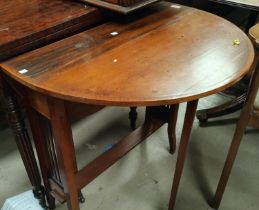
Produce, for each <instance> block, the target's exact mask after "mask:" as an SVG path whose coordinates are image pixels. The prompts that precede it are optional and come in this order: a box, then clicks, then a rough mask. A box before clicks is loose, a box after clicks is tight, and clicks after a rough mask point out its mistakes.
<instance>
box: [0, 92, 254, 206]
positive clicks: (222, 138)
mask: <svg viewBox="0 0 259 210" xmlns="http://www.w3.org/2000/svg"><path fill="white" fill-rule="evenodd" d="M221 100H222V97H216V96H213V97H210V98H209V99H208V98H206V99H203V100H201V101H200V103H199V107H200V108H201V107H208V106H211V105H213V104H217V103H220V102H221ZM128 111H129V109H128V108H116V107H109V108H105V109H103V110H102V111H100V112H98V113H97V114H95V115H92V116H90V117H89V118H87V119H83V120H81V121H80V122H77V123H75V124H74V125H73V133H74V138H75V145H76V150H77V160H78V167H79V168H81V167H82V166H83V165H84V164H86V163H88V162H89V161H91V160H93V159H94V158H95V157H96V156H98V154H101V153H102V152H104V151H105V150H107V149H108V148H109V147H111V146H112V145H113V144H114V143H116V142H117V141H118V140H119V139H120V138H121V137H124V136H125V135H127V134H128V133H129V132H130V129H129V122H128ZM184 112H185V104H183V105H181V107H180V112H179V120H178V123H177V137H178V140H179V137H180V134H181V128H182V123H183V117H184ZM138 113H139V118H138V125H140V124H141V123H142V122H143V116H144V109H143V108H139V109H138ZM238 115H239V114H238V113H235V114H232V115H229V116H226V117H223V118H217V119H216V120H213V121H211V122H210V123H209V124H208V126H206V127H199V124H198V121H197V120H196V121H195V123H194V126H193V130H192V135H191V139H190V144H189V147H188V155H187V158H186V164H185V168H184V173H183V176H182V180H181V183H180V189H179V193H178V198H177V203H176V206H175V210H209V209H211V208H210V207H209V205H208V202H207V201H208V200H210V199H211V198H212V196H213V193H214V192H215V189H216V185H217V182H218V180H219V176H220V173H221V170H222V167H223V164H224V161H225V158H226V154H227V150H228V147H229V144H230V142H231V139H232V135H233V132H234V129H235V122H236V120H237V117H238ZM166 129H167V127H166V126H163V127H162V128H161V129H159V130H158V131H157V132H155V133H154V134H153V135H152V136H150V137H149V138H148V139H147V140H146V141H144V142H143V143H141V144H140V145H139V146H137V147H136V148H135V149H134V150H132V151H131V152H130V153H128V154H127V155H126V156H125V157H124V158H122V159H121V160H120V161H119V162H117V163H116V164H114V165H113V166H112V167H111V168H109V169H108V170H107V171H105V172H104V173H103V174H102V175H100V176H99V177H98V178H96V179H95V180H94V181H93V182H92V183H90V184H89V185H88V186H87V187H85V188H84V189H83V194H84V195H85V198H86V202H85V203H84V204H81V209H82V210H166V209H167V205H168V200H169V195H170V190H171V184H172V178H173V171H174V167H175V162H176V154H175V155H171V154H170V153H169V152H168V140H167V132H166ZM258 133H259V132H258V131H256V130H253V129H247V134H246V135H245V136H244V138H243V142H242V145H241V148H240V150H239V153H238V157H237V160H236V163H235V166H234V168H233V171H232V175H231V178H230V181H229V183H228V186H227V188H226V192H225V195H224V198H223V200H222V204H221V207H220V209H222V210H257V209H259V199H258V198H259V197H258V196H259V179H258V177H259V153H258V151H259V138H258V136H259V135H258ZM0 141H1V146H0V207H1V206H2V205H3V203H4V201H5V199H6V198H8V197H11V196H14V195H17V194H19V193H21V192H25V191H27V190H29V189H30V183H29V180H28V178H27V176H26V172H25V169H24V167H23V164H22V161H21V159H20V157H19V153H18V151H17V148H16V145H15V143H14V140H13V136H12V133H11V131H10V130H9V129H7V128H5V129H3V128H2V129H1V130H0ZM65 209H67V208H66V205H65V204H63V205H58V207H57V210H65ZM21 210H22V209H21Z"/></svg>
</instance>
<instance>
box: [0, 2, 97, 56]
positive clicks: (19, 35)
mask: <svg viewBox="0 0 259 210" xmlns="http://www.w3.org/2000/svg"><path fill="white" fill-rule="evenodd" d="M100 20H101V14H100V12H99V10H98V9H96V8H93V7H90V6H86V5H84V4H81V3H79V2H76V1H71V0H0V60H3V59H6V58H8V57H10V56H13V55H17V54H20V53H21V52H24V51H26V50H30V49H32V48H36V47H39V46H40V45H43V44H46V43H48V42H51V41H53V40H55V39H57V38H60V37H61V35H66V34H69V33H71V32H73V31H76V30H78V29H80V28H83V27H84V28H87V27H89V26H92V25H94V24H96V23H97V22H100Z"/></svg>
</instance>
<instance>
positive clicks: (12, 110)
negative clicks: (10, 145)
mask: <svg viewBox="0 0 259 210" xmlns="http://www.w3.org/2000/svg"><path fill="white" fill-rule="evenodd" d="M0 93H1V95H3V97H4V104H5V111H6V116H7V121H8V123H9V125H10V127H11V129H12V131H13V134H14V137H15V141H16V144H17V147H18V150H19V153H20V155H21V157H22V160H23V163H24V166H25V169H26V172H27V174H28V177H29V179H30V182H31V184H32V186H33V193H34V196H35V197H36V198H38V199H39V202H40V204H41V206H42V207H45V206H46V202H45V194H44V187H43V186H42V185H41V176H40V172H39V168H38V165H37V161H36V158H35V156H34V152H33V147H32V144H31V140H30V137H29V134H28V130H27V128H26V126H25V122H24V118H23V116H22V113H21V108H20V107H19V105H18V102H17V100H16V97H15V95H14V94H13V93H12V91H11V88H10V87H9V85H7V83H6V82H5V81H4V79H3V77H2V75H1V74H0Z"/></svg>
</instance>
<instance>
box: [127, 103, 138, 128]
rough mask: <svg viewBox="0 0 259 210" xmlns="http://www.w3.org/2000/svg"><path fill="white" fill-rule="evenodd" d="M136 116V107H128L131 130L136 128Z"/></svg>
mask: <svg viewBox="0 0 259 210" xmlns="http://www.w3.org/2000/svg"><path fill="white" fill-rule="evenodd" d="M137 117H138V113H137V107H135V106H134V107H130V112H129V119H130V127H131V129H132V130H135V129H136V120H137Z"/></svg>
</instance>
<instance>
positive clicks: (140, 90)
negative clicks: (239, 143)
mask: <svg viewBox="0 0 259 210" xmlns="http://www.w3.org/2000/svg"><path fill="white" fill-rule="evenodd" d="M234 38H238V39H239V40H240V42H241V43H240V45H233V39H234ZM253 58H254V51H253V46H252V44H251V43H250V40H249V39H248V38H247V36H246V35H245V34H244V33H243V32H242V31H241V30H240V29H239V28H237V27H236V26H234V25H232V24H231V23H229V22H228V21H226V20H224V19H222V18H220V17H217V16H215V15H212V14H209V13H206V12H203V11H199V10H197V9H193V8H189V7H184V6H179V5H174V4H172V3H168V2H163V3H159V4H157V5H154V6H151V7H149V8H146V9H145V10H142V11H141V12H137V13H135V14H133V15H129V16H118V18H114V20H113V21H111V22H108V23H105V24H103V25H100V26H97V27H95V28H93V29H90V30H88V31H85V32H82V33H79V34H77V35H75V36H72V37H69V38H67V39H64V40H62V41H59V42H56V43H54V44H51V45H49V46H46V47H43V48H41V49H38V50H35V51H32V52H29V53H26V54H23V55H20V56H18V57H16V58H13V59H10V60H8V61H6V62H4V63H2V64H1V66H2V69H3V71H2V75H1V76H2V77H3V78H5V79H6V80H8V82H10V83H11V84H12V86H13V87H14V88H15V89H16V90H17V91H18V92H19V93H20V94H22V95H23V96H24V97H25V98H26V99H27V100H26V102H27V103H26V105H27V110H28V113H29V116H30V123H31V126H32V132H33V136H34V139H35V142H37V143H36V146H37V147H38V153H39V152H40V154H38V156H39V159H40V160H41V161H40V163H41V169H42V170H44V171H45V172H46V171H47V173H44V175H45V176H48V177H47V178H48V180H49V184H50V186H51V189H52V195H54V196H55V197H56V198H57V199H59V200H60V201H64V200H66V201H67V204H68V208H69V209H70V210H79V203H78V192H79V191H80V189H81V188H83V187H84V186H86V185H87V184H88V183H90V182H91V181H92V180H93V179H94V178H96V177H97V176H98V175H99V174H101V173H102V172H103V171H104V170H106V169H107V168H108V167H109V166H111V165H112V164H113V163H115V162H116V161H117V160H118V159H120V158H121V157H122V156H124V155H125V154H126V153H127V152H128V151H130V150H131V149H133V148H134V147H135V146H136V145H137V144H139V143H140V142H141V141H142V140H144V139H145V138H146V137H147V136H149V135H151V134H152V133H153V132H154V131H155V130H157V129H158V128H159V127H161V126H162V125H163V124H164V123H166V122H168V123H169V126H168V128H169V129H168V132H169V133H171V134H172V138H171V139H170V143H171V150H172V151H173V150H174V149H175V145H174V143H175V136H174V135H173V132H172V131H173V130H174V128H175V122H176V117H177V109H178V104H179V103H182V102H187V109H186V114H185V121H184V125H183V131H182V136H181V141H180V145H179V150H178V157H177V163H176V169H175V175H174V181H173V187H172V194H171V199H170V204H169V209H173V207H174V204H175V200H176V194H177V190H178V186H179V183H180V178H181V174H182V170H183V166H184V160H185V156H186V150H187V145H188V141H189V137H190V134H191V128H192V124H193V120H194V117H195V112H196V107H197V103H198V99H199V98H202V97H205V96H208V95H211V94H214V93H217V92H219V91H222V90H223V89H225V88H228V87H230V86H231V85H233V84H235V83H236V82H238V81H239V80H240V79H241V78H242V77H243V76H244V75H246V74H247V73H248V72H249V70H250V67H251V65H252V62H253ZM71 101H73V102H77V103H80V104H92V105H107V106H109V105H111V106H145V107H147V108H146V118H145V122H144V124H143V125H142V126H141V127H140V128H138V129H136V130H135V131H134V132H133V133H131V134H130V135H129V136H128V137H125V138H124V139H123V140H121V141H120V142H119V143H118V144H117V145H115V146H114V147H113V148H112V149H110V150H109V151H107V152H105V153H103V154H102V155H101V156H99V157H98V158H97V159H95V160H94V161H92V162H91V163H89V164H88V165H87V166H85V167H84V168H83V169H81V170H78V169H77V164H76V158H75V148H74V143H73V139H72V132H71V125H70V120H69V118H70V116H69V114H68V112H67V104H68V103H69V102H71ZM51 135H53V138H49V136H51ZM46 138H48V139H51V140H52V139H53V141H54V142H51V146H49V145H47V144H46V140H45V139H46ZM45 178H46V177H45Z"/></svg>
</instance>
